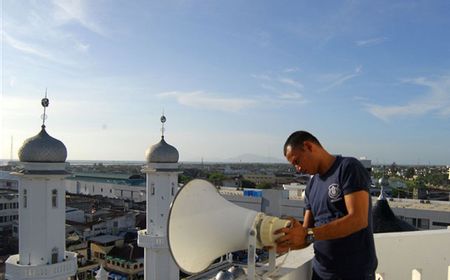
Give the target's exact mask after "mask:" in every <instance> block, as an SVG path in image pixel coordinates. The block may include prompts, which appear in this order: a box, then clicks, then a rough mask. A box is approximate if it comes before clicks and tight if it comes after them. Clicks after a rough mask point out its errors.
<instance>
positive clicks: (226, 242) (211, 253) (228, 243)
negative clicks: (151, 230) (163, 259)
mask: <svg viewBox="0 0 450 280" xmlns="http://www.w3.org/2000/svg"><path fill="white" fill-rule="evenodd" d="M289 223H290V222H289V221H288V220H282V219H279V218H277V217H271V216H266V215H265V214H263V213H260V212H256V211H253V210H249V209H246V208H242V207H239V206H237V205H235V204H233V203H231V202H229V201H228V200H226V199H225V198H223V197H222V196H221V195H220V193H219V191H218V190H217V188H216V187H215V186H214V185H212V184H211V183H210V182H208V181H205V180H200V179H194V180H192V181H190V182H189V183H187V184H186V185H184V186H183V187H182V188H181V189H180V190H179V191H178V193H177V195H176V196H175V198H174V200H173V202H172V204H171V207H170V212H169V217H168V223H167V227H168V228H167V233H168V243H169V249H170V252H171V254H172V257H173V259H174V260H175V262H176V263H177V265H178V267H179V268H180V269H181V270H182V271H184V272H186V273H189V274H195V273H200V272H202V271H204V270H206V269H207V268H208V266H210V265H211V264H212V263H213V261H214V260H215V259H217V258H218V257H220V256H222V255H225V254H227V253H229V252H234V251H239V250H245V249H247V248H248V247H247V246H248V240H249V233H250V231H251V230H252V229H256V231H257V246H258V247H263V246H274V245H275V243H274V240H275V239H276V238H277V237H278V236H275V235H274V234H273V232H274V231H275V230H277V229H279V228H282V227H286V226H289Z"/></svg>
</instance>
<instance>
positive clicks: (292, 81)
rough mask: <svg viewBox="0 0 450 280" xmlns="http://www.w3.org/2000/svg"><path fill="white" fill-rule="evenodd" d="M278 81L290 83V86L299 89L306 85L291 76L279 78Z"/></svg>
mask: <svg viewBox="0 0 450 280" xmlns="http://www.w3.org/2000/svg"><path fill="white" fill-rule="evenodd" d="M278 81H279V82H280V83H283V84H286V85H290V86H293V87H296V88H298V89H303V88H304V87H305V86H304V85H303V84H301V83H300V82H297V81H296V80H293V79H289V78H284V77H282V78H279V79H278Z"/></svg>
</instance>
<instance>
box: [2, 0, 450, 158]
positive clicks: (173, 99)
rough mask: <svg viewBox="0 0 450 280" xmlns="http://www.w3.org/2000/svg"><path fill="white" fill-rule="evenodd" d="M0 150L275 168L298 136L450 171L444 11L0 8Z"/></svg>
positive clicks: (233, 4)
mask: <svg viewBox="0 0 450 280" xmlns="http://www.w3.org/2000/svg"><path fill="white" fill-rule="evenodd" d="M1 3H2V44H1V45H2V74H1V77H2V88H1V139H0V140H1V143H0V147H1V154H0V158H9V157H10V146H11V136H12V137H13V150H14V157H15V158H17V150H18V149H19V147H20V146H21V145H22V143H23V141H24V140H25V139H26V138H28V137H31V136H34V135H35V134H37V133H38V132H39V130H40V125H41V122H42V120H41V119H40V116H41V114H42V111H43V110H42V107H41V105H40V100H41V98H42V97H43V95H44V93H45V89H46V88H48V97H49V99H50V107H49V108H48V110H47V113H48V119H47V121H46V125H47V131H48V132H49V134H50V135H52V136H53V137H55V138H58V139H60V140H62V141H63V142H64V143H65V145H66V147H67V149H68V160H144V152H145V150H146V149H147V148H148V147H149V146H150V145H152V144H154V143H156V142H158V141H159V138H160V134H161V132H160V129H161V124H160V122H159V118H160V116H161V113H162V111H163V110H164V112H165V115H166V117H167V122H166V140H167V141H168V142H169V143H170V144H172V145H174V146H176V147H177V149H178V150H179V152H180V160H182V161H200V160H201V158H202V157H203V158H204V160H206V161H215V160H223V159H227V158H231V157H235V156H238V155H241V154H246V153H249V154H257V155H260V156H266V157H267V156H268V157H273V158H279V159H282V157H283V155H282V145H283V144H284V141H285V139H286V137H287V136H288V135H289V134H290V133H291V132H293V131H295V130H308V131H310V132H312V133H313V134H315V135H316V136H317V137H318V138H319V140H320V141H321V142H322V144H323V145H324V146H325V147H326V148H327V149H328V150H329V151H330V152H332V153H337V154H343V155H351V156H355V157H367V158H369V159H372V161H373V162H374V163H392V162H394V161H395V162H397V163H410V164H417V163H422V164H424V163H426V164H428V163H431V164H450V141H449V140H450V31H449V30H450V17H449V16H448V15H449V14H450V2H449V1H320V2H317V1H315V2H314V1H232V0H231V1H188V0H179V1H101V0H99V1H61V0H58V1H56V0H55V1H14V0H3V1H2V2H1Z"/></svg>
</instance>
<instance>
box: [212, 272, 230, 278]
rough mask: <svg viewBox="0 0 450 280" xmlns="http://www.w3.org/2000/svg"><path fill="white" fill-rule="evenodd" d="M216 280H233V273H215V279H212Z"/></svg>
mask: <svg viewBox="0 0 450 280" xmlns="http://www.w3.org/2000/svg"><path fill="white" fill-rule="evenodd" d="M214 279H216V280H233V279H234V276H233V273H231V272H228V271H220V272H219V273H217V275H216V278H214Z"/></svg>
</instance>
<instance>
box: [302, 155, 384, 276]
mask: <svg viewBox="0 0 450 280" xmlns="http://www.w3.org/2000/svg"><path fill="white" fill-rule="evenodd" d="M369 187H370V176H369V174H368V172H367V170H366V169H364V167H363V166H362V164H361V163H360V162H359V161H358V160H357V159H355V158H351V157H341V156H337V157H336V160H335V162H334V163H333V165H332V166H331V168H330V169H329V170H328V171H327V173H326V174H324V175H323V176H321V175H319V174H316V175H315V176H314V177H312V178H311V180H310V182H309V184H308V186H307V187H306V196H305V204H306V209H308V210H311V212H312V215H313V219H314V227H318V226H321V225H323V224H327V223H329V222H331V221H333V220H336V219H338V218H341V217H343V216H345V215H346V214H347V208H346V207H345V201H344V195H346V194H350V193H353V192H357V191H361V190H364V191H367V192H369ZM368 219H369V226H368V227H367V228H364V229H362V230H360V231H358V232H355V233H353V234H351V235H349V236H346V237H343V238H338V239H332V240H316V241H315V242H314V254H315V257H314V260H313V268H314V270H315V271H316V273H317V274H318V275H319V276H320V277H321V278H323V279H336V278H346V279H348V278H350V279H351V278H358V277H360V278H362V277H363V276H365V275H367V274H369V273H372V272H373V271H374V270H375V269H376V267H377V257H376V253H375V245H374V240H373V231H372V200H371V199H370V196H369V217H368Z"/></svg>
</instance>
